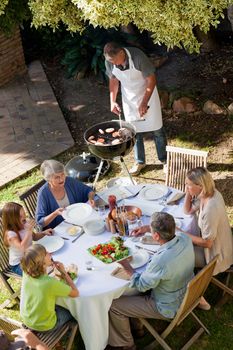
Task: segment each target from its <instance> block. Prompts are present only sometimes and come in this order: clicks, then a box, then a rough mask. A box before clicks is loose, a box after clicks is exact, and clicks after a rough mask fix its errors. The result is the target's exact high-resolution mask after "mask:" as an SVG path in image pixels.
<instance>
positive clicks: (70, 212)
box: [62, 203, 93, 225]
mask: <svg viewBox="0 0 233 350" xmlns="http://www.w3.org/2000/svg"><path fill="white" fill-rule="evenodd" d="M92 211H93V209H92V207H91V206H90V205H89V204H86V203H76V204H71V205H69V206H68V207H66V208H65V210H64V211H63V212H62V216H63V218H64V219H65V220H66V221H68V222H69V223H71V224H76V225H82V224H83V223H84V222H85V221H86V220H87V219H88V217H90V216H91V214H92Z"/></svg>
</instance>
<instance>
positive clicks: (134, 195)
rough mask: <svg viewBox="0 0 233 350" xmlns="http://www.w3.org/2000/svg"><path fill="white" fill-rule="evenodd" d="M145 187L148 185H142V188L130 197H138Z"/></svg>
mask: <svg viewBox="0 0 233 350" xmlns="http://www.w3.org/2000/svg"><path fill="white" fill-rule="evenodd" d="M144 187H146V185H144V186H142V188H141V189H140V190H139V191H138V192H136V193H135V194H133V195H132V196H129V197H128V198H134V197H136V196H137V195H138V194H139V193H140V192H141V190H142V189H143V188H144Z"/></svg>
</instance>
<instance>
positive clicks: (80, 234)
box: [71, 231, 84, 243]
mask: <svg viewBox="0 0 233 350" xmlns="http://www.w3.org/2000/svg"><path fill="white" fill-rule="evenodd" d="M83 233H84V231H82V232H80V233H79V234H78V235H77V237H75V239H73V241H71V242H72V243H74V242H76V241H77V239H78V238H79V237H80V236H82V234H83Z"/></svg>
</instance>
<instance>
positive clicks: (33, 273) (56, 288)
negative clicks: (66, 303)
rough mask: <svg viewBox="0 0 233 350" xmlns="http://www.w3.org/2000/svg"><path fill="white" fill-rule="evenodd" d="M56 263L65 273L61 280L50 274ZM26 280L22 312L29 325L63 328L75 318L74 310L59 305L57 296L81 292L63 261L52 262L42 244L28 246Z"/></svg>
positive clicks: (33, 326) (24, 320)
mask: <svg viewBox="0 0 233 350" xmlns="http://www.w3.org/2000/svg"><path fill="white" fill-rule="evenodd" d="M52 265H53V266H54V267H56V269H57V270H58V271H59V272H60V273H61V279H62V280H61V281H60V280H57V279H56V278H55V277H52V276H49V275H48V274H47V272H46V271H47V268H48V267H49V266H52ZM21 266H22V269H23V283H22V293H21V294H22V295H21V305H20V314H21V316H22V319H23V322H24V323H25V325H26V326H27V327H28V328H30V329H32V330H36V331H41V332H42V331H43V332H44V331H49V330H54V329H57V328H60V327H61V326H62V325H63V324H65V323H66V322H67V321H69V320H70V319H72V316H71V314H70V312H69V311H68V310H67V309H64V308H62V307H60V306H57V305H56V298H57V297H71V298H75V297H77V296H79V291H78V289H77V287H76V285H75V284H74V282H73V281H72V279H71V278H70V276H69V275H68V273H67V272H66V271H65V268H64V266H63V264H62V263H60V262H58V261H56V262H54V261H52V258H51V254H50V253H48V252H47V251H46V249H45V248H44V247H43V246H42V245H40V244H34V245H33V246H31V247H29V248H27V249H26V251H25V252H24V256H23V258H22V260H21Z"/></svg>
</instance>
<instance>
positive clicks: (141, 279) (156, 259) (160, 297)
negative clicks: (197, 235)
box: [130, 235, 194, 318]
mask: <svg viewBox="0 0 233 350" xmlns="http://www.w3.org/2000/svg"><path fill="white" fill-rule="evenodd" d="M193 269H194V250H193V244H192V240H191V238H190V237H188V236H185V235H182V236H176V237H174V238H173V239H172V240H171V241H169V242H167V243H165V244H163V245H161V246H160V247H159V249H158V251H157V253H155V254H154V256H153V258H152V260H151V262H150V263H149V264H148V265H147V267H146V270H145V271H143V272H142V273H141V274H139V273H134V274H133V276H132V279H131V283H130V287H134V288H137V289H138V290H139V291H140V292H145V291H147V290H149V289H152V296H153V298H154V301H155V306H156V308H157V310H158V311H159V313H160V314H161V315H163V316H164V317H166V318H174V317H175V315H176V312H177V310H178V309H179V307H180V305H181V303H182V301H183V298H184V294H185V292H186V287H187V284H188V282H189V281H190V280H191V279H192V277H193Z"/></svg>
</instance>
